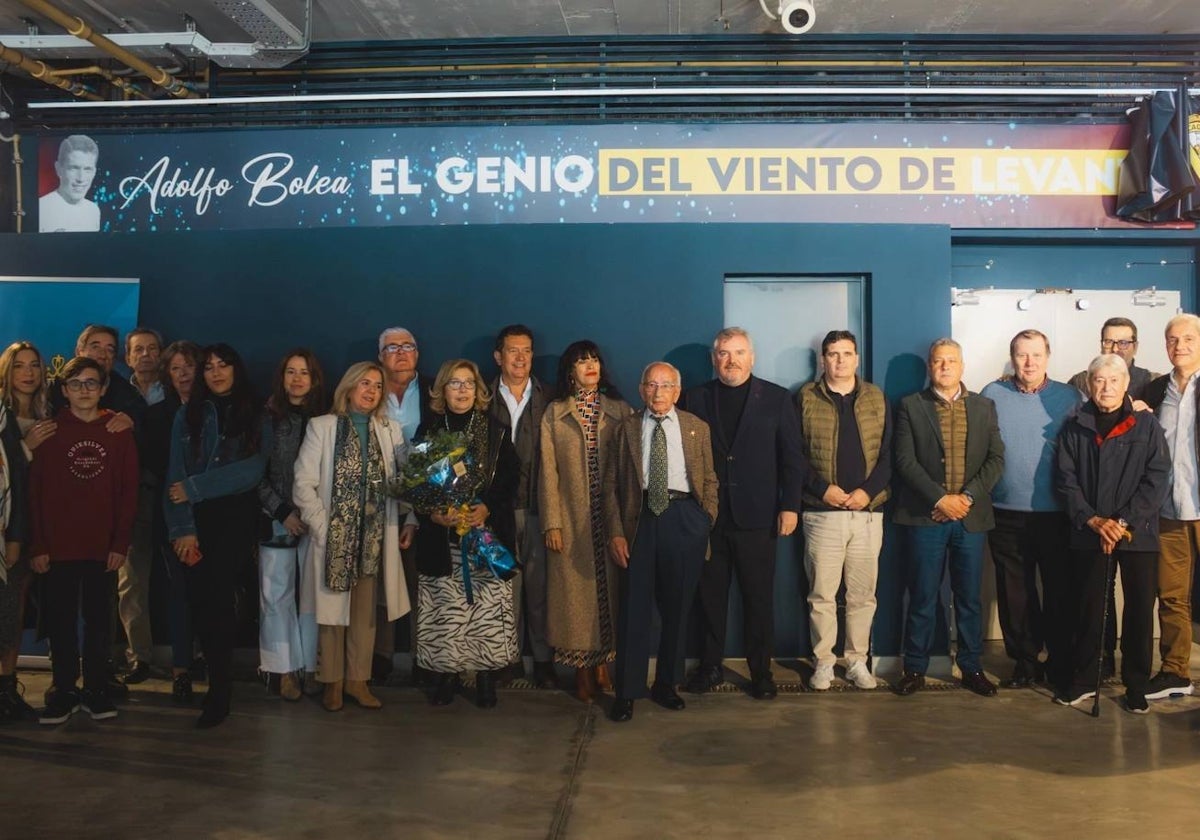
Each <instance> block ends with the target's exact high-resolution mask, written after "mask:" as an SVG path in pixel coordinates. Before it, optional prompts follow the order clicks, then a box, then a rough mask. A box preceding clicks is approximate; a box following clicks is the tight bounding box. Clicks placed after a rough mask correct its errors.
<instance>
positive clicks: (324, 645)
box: [292, 362, 416, 712]
mask: <svg viewBox="0 0 1200 840" xmlns="http://www.w3.org/2000/svg"><path fill="white" fill-rule="evenodd" d="M383 383H384V374H383V368H381V367H380V366H379V365H378V364H377V363H375V362H359V363H357V364H354V365H351V366H350V369H349V370H347V371H346V373H345V375H343V376H342V380H341V382H339V383H338V386H337V390H336V391H334V394H333V408H332V410H331V411H330V413H329V414H325V415H322V416H321V417H314V418H312V419H311V420H309V421H308V430H307V431H306V432H305V435H304V442H303V443H302V444H301V445H300V454H299V456H298V457H297V459H296V471H295V472H296V478H295V484H294V486H293V488H292V501H293V502H295V504H296V506H297V507H299V509H300V518H301V520H303V522H304V524H305V525H306V526H307V527H308V529H309V540H308V543H307V546H306V549H305V554H304V556H303V557H302V558H301V562H302V563H305V564H307V567H308V569H309V575H308V579H309V580H310V581H312V582H313V584H312V586H310V587H308V588H307V590H306V591H301V593H300V612H301V613H302V614H303V613H305V612H314V611H315V612H316V616H317V625H318V629H317V680H318V681H319V682H321V683H323V684H324V686H325V690H324V697H323V698H322V705H323V706H324V707H325V708H326V709H327V710H329V711H331V712H336V711H338V710H339V709H341V708H342V704H343V699H342V696H343V693H345V694H347V695H349V696H350V698H351V699H353V700H354V701H355V702H356V703H358V705H360V706H362V707H363V708H366V709H378V708H380V706H382V704H381V703H380V702H379V700H378V698H376V697H375V696H374V695H373V694H372V693H371V691H370V689H369V688H368V687H367V680H369V679H370V677H371V654H372V650H373V648H374V644H375V600H376V592H377V588H378V587H379V586H380V585H382V586H383V590H384V597H385V601H386V603H387V613H388V620H389V621H395V620H396V619H398V618H400V617H401V616H402V615H405V614H407V613H408V611H409V600H408V591H407V589H406V587H405V585H404V568H403V567H402V566H401V564H400V550H401V549H403V548H407V547H408V546H409V544H410V543H411V542H412V539H413V531H414V529H415V528H416V520H415V519H410V520H409V521H408V522H407V523H405V524H403V525H402V524H401V519H402V517H403V516H404V515H405V514H407V513H408V505H407V504H404V503H402V502H398V501H397V500H396V499H393V498H391V497H390V496H388V494H387V486H388V483H389V482H390V481H391V480H392V479H393V478H394V477H395V475H396V472H397V468H398V466H399V465H398V462H397V456H398V454H402V453H403V452H404V434H403V432H402V430H401V428H400V424H398V423H395V422H393V421H392V420H390V419H388V415H387V409H386V407H385V403H384V399H383Z"/></svg>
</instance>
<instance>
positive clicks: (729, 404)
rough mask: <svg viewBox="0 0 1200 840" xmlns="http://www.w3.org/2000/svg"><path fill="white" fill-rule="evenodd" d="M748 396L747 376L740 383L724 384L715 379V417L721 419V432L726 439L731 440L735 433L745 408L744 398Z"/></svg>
mask: <svg viewBox="0 0 1200 840" xmlns="http://www.w3.org/2000/svg"><path fill="white" fill-rule="evenodd" d="M749 397H750V380H749V378H747V379H746V381H745V382H743V383H742V384H741V385H726V384H725V383H724V382H721V381H720V380H718V381H717V418H718V419H719V420H720V421H721V432H722V433H723V434H724V435H725V440H726V441H729V442H732V441H733V438H734V435H736V434H737V427H738V424H739V423H741V422H742V412H743V411H745V410H746V400H747V399H749Z"/></svg>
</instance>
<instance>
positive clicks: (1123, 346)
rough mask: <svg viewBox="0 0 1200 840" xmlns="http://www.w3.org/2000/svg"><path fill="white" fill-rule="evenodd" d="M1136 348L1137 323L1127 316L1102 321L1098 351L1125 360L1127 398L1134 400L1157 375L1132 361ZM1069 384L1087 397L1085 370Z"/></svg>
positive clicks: (1089, 390) (1142, 393)
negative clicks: (1127, 379) (1127, 376)
mask: <svg viewBox="0 0 1200 840" xmlns="http://www.w3.org/2000/svg"><path fill="white" fill-rule="evenodd" d="M1137 349H1138V334H1137V324H1135V323H1133V321H1130V320H1129V319H1128V318H1109V319H1108V320H1107V321H1105V322H1104V326H1103V327H1101V328H1100V352H1101V353H1102V354H1108V353H1115V354H1116V355H1118V356H1120V357H1121V358H1122V359H1124V360H1125V364H1126V366H1127V367H1128V368H1129V391H1128V393H1129V398H1130V399H1131V400H1134V401H1135V402H1136V401H1137V400H1140V399H1142V398H1143V395H1144V394H1145V391H1146V386H1147V385H1149V384H1150V380H1151V379H1154V378H1156V377H1157V376H1158V374H1157V373H1151V372H1150V371H1148V370H1146V369H1145V368H1141V367H1138V366H1137V365H1135V364H1134V363H1133V357H1134V356H1136V355H1137ZM1070 384H1071V385H1072V386H1073V387H1074V388H1075V390H1077V391H1078V392H1079V393H1081V394H1083V398H1084V399H1085V400H1086V399H1088V394H1090V393H1091V385H1090V383H1089V382H1088V373H1087V371H1086V370H1081V371H1079V373H1077V374H1075V375H1074V376H1072V377H1071V379H1070Z"/></svg>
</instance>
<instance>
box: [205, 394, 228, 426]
mask: <svg viewBox="0 0 1200 840" xmlns="http://www.w3.org/2000/svg"><path fill="white" fill-rule="evenodd" d="M208 399H209V400H210V401H211V402H212V404H213V408H215V409H216V410H217V434H222V435H223V434H225V428H226V426H227V425H228V424H229V410H230V409H231V408H232V407H233V393H232V392H230V393H228V394H222V395H220V396H217V395H216V394H209V395H208Z"/></svg>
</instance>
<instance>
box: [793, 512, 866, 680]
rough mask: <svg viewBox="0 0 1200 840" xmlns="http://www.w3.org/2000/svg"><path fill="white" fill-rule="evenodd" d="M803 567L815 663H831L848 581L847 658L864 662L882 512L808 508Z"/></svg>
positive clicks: (832, 662) (804, 519)
mask: <svg viewBox="0 0 1200 840" xmlns="http://www.w3.org/2000/svg"><path fill="white" fill-rule="evenodd" d="M803 523H804V569H805V571H806V572H807V573H808V580H809V584H810V589H809V595H808V606H809V609H810V613H809V621H810V626H811V628H812V647H813V661H814V663H815V664H817V665H833V664H834V663H835V662H837V656H835V655H834V653H833V646H834V643H835V642H836V641H837V629H838V628H837V594H838V589H840V588H841V586H842V583H843V581H844V582H845V584H846V646H845V652H846V661H847V662H848V663H850V664H853V663H855V662H865V661H866V659H867V656H868V655H869V654H870V652H871V622H872V621H873V620H874V619H875V582H876V580H877V578H878V576H879V549H880V548H881V547H882V545H883V514H881V513H879V512H871V511H866V510H861V511H840V510H839V511H812V512H805V514H804V517H803Z"/></svg>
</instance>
